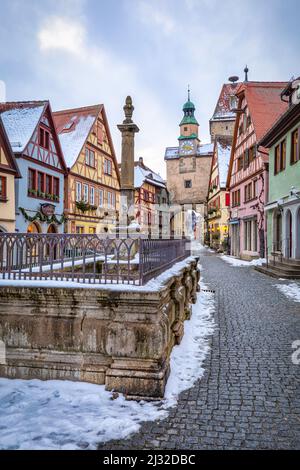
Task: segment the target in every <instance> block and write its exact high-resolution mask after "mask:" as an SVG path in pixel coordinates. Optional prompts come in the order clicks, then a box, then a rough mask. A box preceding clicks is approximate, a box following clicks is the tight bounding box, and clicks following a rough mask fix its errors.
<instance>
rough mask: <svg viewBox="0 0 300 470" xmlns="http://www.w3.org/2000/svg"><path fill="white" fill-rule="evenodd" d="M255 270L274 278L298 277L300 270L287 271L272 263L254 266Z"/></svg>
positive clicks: (299, 277)
mask: <svg viewBox="0 0 300 470" xmlns="http://www.w3.org/2000/svg"><path fill="white" fill-rule="evenodd" d="M255 270H256V271H259V272H261V273H263V274H267V275H268V276H272V277H276V278H280V277H284V278H285V279H300V272H288V271H286V270H284V269H281V268H277V267H274V266H272V265H269V266H268V267H267V265H266V264H265V265H262V266H255Z"/></svg>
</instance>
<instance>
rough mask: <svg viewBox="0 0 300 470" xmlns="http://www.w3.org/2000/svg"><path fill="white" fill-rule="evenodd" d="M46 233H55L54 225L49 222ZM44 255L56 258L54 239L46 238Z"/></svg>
mask: <svg viewBox="0 0 300 470" xmlns="http://www.w3.org/2000/svg"><path fill="white" fill-rule="evenodd" d="M47 233H49V234H50V233H57V229H56V226H55V225H54V224H50V225H49V227H48V230H47ZM51 238H52V237H51ZM55 238H56V237H55ZM46 256H47V258H53V259H57V246H56V240H55V239H52V240H47V242H46Z"/></svg>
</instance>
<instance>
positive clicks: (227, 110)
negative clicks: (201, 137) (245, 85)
mask: <svg viewBox="0 0 300 470" xmlns="http://www.w3.org/2000/svg"><path fill="white" fill-rule="evenodd" d="M239 85H240V83H235V84H233V83H224V85H223V86H222V90H221V93H220V96H219V99H218V102H217V104H216V108H215V111H214V114H213V117H212V119H222V118H227V119H228V118H230V119H232V120H234V119H235V116H236V115H235V113H233V112H232V109H231V106H230V97H231V96H233V95H235V94H236V91H237V89H238V87H239Z"/></svg>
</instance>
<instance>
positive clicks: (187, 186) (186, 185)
mask: <svg viewBox="0 0 300 470" xmlns="http://www.w3.org/2000/svg"><path fill="white" fill-rule="evenodd" d="M184 187H185V188H186V189H189V188H191V187H192V180H185V181H184Z"/></svg>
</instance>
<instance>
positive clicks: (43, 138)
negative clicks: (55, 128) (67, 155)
mask: <svg viewBox="0 0 300 470" xmlns="http://www.w3.org/2000/svg"><path fill="white" fill-rule="evenodd" d="M39 145H40V146H41V147H44V148H45V149H48V150H49V147H50V134H49V132H48V131H46V129H44V128H43V127H40V137H39Z"/></svg>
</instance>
